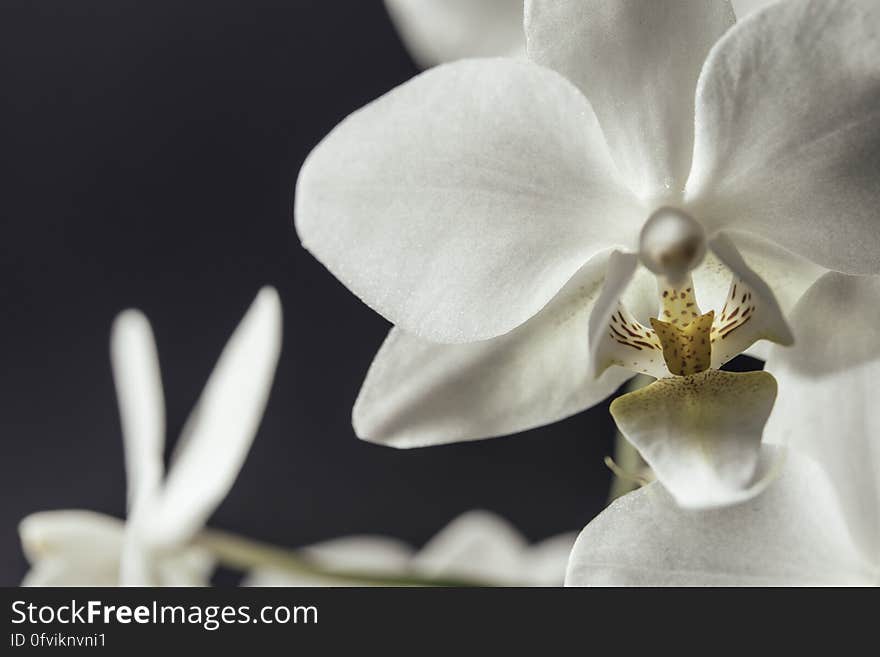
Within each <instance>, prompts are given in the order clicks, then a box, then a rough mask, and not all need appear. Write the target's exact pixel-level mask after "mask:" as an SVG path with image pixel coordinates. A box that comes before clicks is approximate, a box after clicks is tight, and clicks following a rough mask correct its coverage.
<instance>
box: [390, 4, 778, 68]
mask: <svg viewBox="0 0 880 657" xmlns="http://www.w3.org/2000/svg"><path fill="white" fill-rule="evenodd" d="M772 1H773V0H733V2H732V3H731V4H732V5H733V8H734V10H735V12H736V15H737V16H739V17H743V16H745V15H746V14H748V13H751V12H753V11H756V10H757V9H760V8H761V7H764V6H766V5H768V4H770V2H772ZM385 7H386V8H387V9H388V14H389V15H390V16H391V20H392V21H393V22H394V26H395V27H396V28H397V31H398V33H399V34H400V37H401V39H403V43H404V44H405V45H406V48H407V50H409V53H410V55H412V58H413V59H414V60H415V61H416V63H417V64H418V65H419V66H421V67H422V68H430V67H431V66H435V65H437V64H443V63H446V62H453V61H455V60H458V59H465V58H467V57H496V56H497V57H524V56H525V54H526V37H525V34H524V33H523V0H476V1H475V0H385Z"/></svg>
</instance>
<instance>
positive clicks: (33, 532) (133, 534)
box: [19, 287, 281, 586]
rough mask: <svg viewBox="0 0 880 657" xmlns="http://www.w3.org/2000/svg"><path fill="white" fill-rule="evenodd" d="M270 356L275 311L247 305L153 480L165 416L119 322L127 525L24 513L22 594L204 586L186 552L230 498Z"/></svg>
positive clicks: (140, 342) (157, 381) (136, 343)
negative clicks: (26, 566)
mask: <svg viewBox="0 0 880 657" xmlns="http://www.w3.org/2000/svg"><path fill="white" fill-rule="evenodd" d="M280 348H281V305H280V301H279V299H278V293H277V292H276V291H275V290H274V289H273V288H268V287H267V288H264V289H262V290H261V291H260V293H259V294H258V295H257V297H256V299H255V301H254V302H253V304H252V305H251V307H250V309H249V310H248V312H247V314H246V315H245V316H244V319H242V321H241V323H240V324H239V326H238V328H237V329H236V330H235V332H234V333H233V334H232V337H231V338H230V339H229V342H228V343H227V345H226V347H225V348H224V350H223V353H222V354H221V355H220V359H219V360H218V361H217V364H216V366H215V367H214V371H213V372H212V373H211V376H210V378H209V379H208V382H207V384H206V385H205V389H204V391H203V392H202V395H201V397H200V398H199V401H198V403H197V405H196V407H195V410H194V411H193V413H192V414H191V415H190V418H189V420H188V421H187V423H186V425H185V427H184V430H183V434H182V436H181V438H180V441H179V442H178V444H177V446H176V447H175V452H174V455H173V457H172V461H171V465H170V467H169V469H168V473H167V475H165V474H164V466H163V450H164V446H165V435H164V434H165V405H164V400H163V394H162V383H161V378H160V374H159V359H158V355H157V353H156V345H155V341H154V339H153V333H152V330H151V328H150V324H149V321H148V320H147V318H146V317H145V316H144V315H143V314H142V313H140V312H139V311H137V310H127V311H125V312H123V313H121V314H120V315H119V316H118V317H117V318H116V321H115V322H114V324H113V331H112V336H111V341H110V353H111V361H112V365H113V376H114V381H115V383H116V392H117V396H118V398H119V414H120V418H121V422H122V435H123V442H124V447H125V469H126V476H127V480H128V505H127V506H128V519H127V520H126V521H125V522H123V521H121V520H119V519H117V518H113V517H110V516H106V515H103V514H100V513H94V512H91V511H78V510H64V511H46V512H41V513H35V514H32V515H30V516H28V517H27V518H25V519H24V520H23V521H22V522H21V525H20V527H19V532H20V535H21V541H22V546H23V549H24V552H25V556H26V557H27V558H28V561H29V562H30V563H31V565H32V569H31V571H30V572H29V573H28V574H27V576H26V577H25V580H24V584H25V585H30V586H75V585H103V586H111V585H117V584H119V585H168V586H172V585H177V586H180V585H203V584H205V583H206V582H207V578H208V577H209V575H210V571H211V570H212V568H213V560H212V559H211V557H210V556H209V555H208V554H207V553H205V552H204V551H202V550H201V549H199V548H198V547H193V546H192V545H191V540H192V539H193V537H194V536H195V535H196V534H197V533H198V532H199V530H200V529H201V528H202V527H203V525H204V524H205V522H206V520H207V519H208V517H209V516H210V515H211V513H213V511H214V509H215V508H216V507H217V506H218V505H219V504H220V502H221V501H222V500H223V498H224V497H225V496H226V493H227V492H228V491H229V489H230V488H231V487H232V484H233V483H234V481H235V478H236V477H237V476H238V472H239V470H240V469H241V467H242V465H243V463H244V460H245V458H246V456H247V453H248V451H249V449H250V445H251V442H252V441H253V438H254V435H255V434H256V431H257V428H258V427H259V424H260V419H261V418H262V415H263V409H264V408H265V405H266V401H267V399H268V396H269V391H270V389H271V386H272V379H273V376H274V372H275V366H276V363H277V362H278V355H279V352H280Z"/></svg>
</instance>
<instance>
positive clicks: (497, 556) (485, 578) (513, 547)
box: [244, 511, 575, 586]
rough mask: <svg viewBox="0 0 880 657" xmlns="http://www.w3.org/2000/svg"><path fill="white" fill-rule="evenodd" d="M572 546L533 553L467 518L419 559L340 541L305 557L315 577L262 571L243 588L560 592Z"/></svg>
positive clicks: (404, 549)
mask: <svg viewBox="0 0 880 657" xmlns="http://www.w3.org/2000/svg"><path fill="white" fill-rule="evenodd" d="M574 539H575V534H573V533H569V534H560V535H558V536H554V537H551V538H548V539H545V540H543V541H541V542H539V543H536V544H533V545H530V544H529V543H528V541H527V540H526V539H525V538H524V537H523V536H522V534H520V533H519V532H518V531H517V530H516V528H515V527H513V526H512V525H511V524H510V523H509V522H507V521H506V520H504V519H503V518H501V517H499V516H497V515H495V514H493V513H490V512H488V511H468V512H467V513H464V514H462V515H460V516H459V517H457V518H456V519H455V520H453V521H452V522H450V523H449V524H448V525H447V526H446V527H444V528H443V529H442V530H440V532H439V533H438V534H437V535H436V536H434V537H433V538H432V539H431V540H430V541H428V543H427V544H426V545H425V546H424V547H423V548H422V549H421V550H418V551H416V550H414V549H413V548H412V547H410V546H409V545H407V544H406V543H403V542H401V541H398V540H396V539H391V538H386V537H381V536H350V537H345V538H339V539H334V540H330V541H325V542H323V543H318V544H316V545H312V546H309V547H307V548H303V549H302V550H300V551H299V554H300V556H301V557H302V558H303V560H304V561H305V562H306V563H308V564H310V565H312V566H314V567H315V572H312V573H307V572H303V573H290V572H284V571H280V570H275V569H270V568H262V569H258V570H255V571H253V572H252V573H251V574H250V575H249V576H248V577H247V578H246V580H245V581H244V585H245V586H358V585H363V583H364V582H363V581H358V580H357V578H356V575H357V574H360V575H365V576H368V577H369V578H370V579H371V581H373V582H380V581H381V580H382V578H387V579H388V580H391V581H393V580H397V579H406V578H408V577H413V578H421V579H425V580H434V581H439V582H459V581H461V582H474V583H477V584H485V585H492V586H561V585H562V581H563V578H564V576H565V567H566V564H567V563H568V555H569V553H570V552H571V547H572V545H573V543H574ZM322 572H323V573H339V574H341V576H331V575H327V574H322ZM346 575H347V576H346Z"/></svg>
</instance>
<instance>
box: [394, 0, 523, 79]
mask: <svg viewBox="0 0 880 657" xmlns="http://www.w3.org/2000/svg"><path fill="white" fill-rule="evenodd" d="M385 7H386V8H387V9H388V14H389V15H390V16H391V19H392V20H393V21H394V25H395V27H396V28H397V31H398V33H399V34H400V36H401V38H402V39H403V42H404V44H405V45H406V48H407V50H408V51H409V53H410V55H412V57H413V59H414V60H415V61H416V63H417V64H418V65H419V66H421V67H422V68H428V67H430V66H434V65H436V64H442V63H443V62H451V61H454V60H456V59H464V58H465V57H494V56H500V55H510V56H517V55H525V46H526V38H525V35H524V34H523V25H522V23H523V3H522V0H480V1H479V2H474V0H452V1H450V0H385Z"/></svg>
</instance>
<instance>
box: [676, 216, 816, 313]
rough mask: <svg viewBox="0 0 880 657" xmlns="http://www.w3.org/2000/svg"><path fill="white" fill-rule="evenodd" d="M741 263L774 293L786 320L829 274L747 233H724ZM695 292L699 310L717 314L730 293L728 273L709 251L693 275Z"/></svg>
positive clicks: (805, 260)
mask: <svg viewBox="0 0 880 657" xmlns="http://www.w3.org/2000/svg"><path fill="white" fill-rule="evenodd" d="M725 235H726V237H727V238H728V239H730V240H731V241H732V242H733V243H734V246H735V248H736V249H737V250H738V251H739V252H740V253H741V254H742V258H743V260H744V261H745V262H746V263H747V264H748V267H749V269H752V270H753V271H754V272H755V273H756V274H757V275H758V276H759V277H760V278H761V279H763V280H764V281H765V282H766V283H767V285H768V286H769V287H770V289H771V290H772V292H773V295H774V297H775V298H776V300H777V302H778V304H779V307H780V309H781V311H782V314H783V315H784V316H786V317H787V316H788V314H789V313H790V312H791V310H792V308H794V305H795V304H796V303H797V302H798V301H799V300H800V298H801V296H803V294H804V292H806V291H807V289H808V288H809V287H810V286H811V285H812V284H813V283H815V282H816V281H817V280H818V279H819V278H820V277H821V276H822V275H823V274H825V273H826V272H827V271H828V270H827V269H825V268H824V267H819V266H818V265H815V264H813V263H812V262H810V261H809V260H807V259H805V258H802V257H800V256H798V255H795V254H794V253H791V252H790V251H786V250H785V249H783V248H782V247H780V246H778V245H776V244H774V243H772V242H768V241H767V240H763V239H761V238H759V237H757V236H756V235H752V234H750V233H737V232H727V231H725ZM692 274H693V278H694V291H695V292H696V295H697V301H698V302H699V304H700V307H701V308H703V309H705V310H713V309H714V310H715V311H716V313H720V310H721V308H722V306H723V305H724V301H725V299H726V298H727V295H728V294H729V292H730V278H731V271H730V269H729V268H728V267H727V266H726V265H725V264H724V263H723V262H722V261H721V260H719V259H718V258H717V257H716V256H715V254H713V253H712V251H711V250H709V251H707V253H706V257H705V258H704V259H703V263H702V264H701V265H700V266H699V267H697V269H695V270H694V271H693V273H692Z"/></svg>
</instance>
